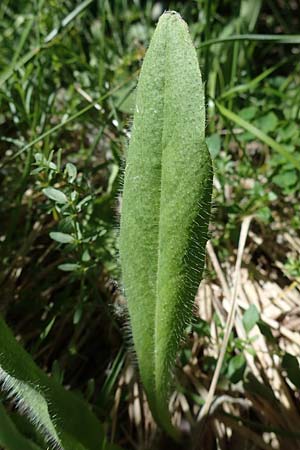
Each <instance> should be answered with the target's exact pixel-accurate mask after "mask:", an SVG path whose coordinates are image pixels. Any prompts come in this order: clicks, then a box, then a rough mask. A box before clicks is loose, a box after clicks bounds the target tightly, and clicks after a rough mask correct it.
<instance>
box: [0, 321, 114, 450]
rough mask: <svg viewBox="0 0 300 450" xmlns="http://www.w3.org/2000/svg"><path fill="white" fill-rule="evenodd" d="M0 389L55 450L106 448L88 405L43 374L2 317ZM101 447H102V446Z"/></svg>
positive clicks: (0, 326)
mask: <svg viewBox="0 0 300 450" xmlns="http://www.w3.org/2000/svg"><path fill="white" fill-rule="evenodd" d="M0 383H1V384H0V386H1V388H2V390H4V391H5V392H7V393H8V394H10V396H11V397H12V398H14V399H15V401H16V403H17V407H18V409H19V410H20V411H21V412H23V413H24V414H26V415H27V416H28V418H29V419H30V420H31V422H32V423H33V424H34V425H35V426H36V427H37V428H38V429H39V430H40V432H41V433H42V435H43V437H44V438H45V440H46V441H47V442H48V443H49V444H50V445H51V446H52V447H53V448H56V449H64V450H98V449H99V448H103V449H108V450H109V449H110V448H111V447H110V445H106V440H105V435H104V432H103V429H102V426H101V424H100V423H99V422H98V420H97V419H96V417H95V416H94V415H93V414H92V412H91V411H90V409H89V407H88V405H87V404H86V403H85V402H84V401H83V400H81V399H80V398H79V397H77V396H75V395H74V394H72V393H71V392H68V391H66V390H65V389H64V388H63V387H62V386H61V385H60V384H58V383H57V382H56V381H55V380H53V379H51V378H49V377H48V376H47V375H46V374H44V373H43V372H42V371H41V370H40V369H39V368H38V367H37V366H36V364H35V363H34V362H33V360H32V358H31V357H30V355H29V354H28V353H26V351H25V350H24V349H23V348H22V347H21V346H20V344H18V343H17V341H16V340H15V338H14V337H13V335H12V333H11V331H10V330H9V328H8V327H7V325H6V324H5V322H4V321H3V319H2V318H0ZM101 445H102V446H103V447H101Z"/></svg>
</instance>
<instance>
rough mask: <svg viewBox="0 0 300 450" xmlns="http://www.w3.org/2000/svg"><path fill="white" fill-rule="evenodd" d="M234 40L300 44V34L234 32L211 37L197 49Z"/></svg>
mask: <svg viewBox="0 0 300 450" xmlns="http://www.w3.org/2000/svg"><path fill="white" fill-rule="evenodd" d="M234 41H250V42H251V41H253V42H256V41H262V42H271V43H273V44H295V45H297V44H300V35H299V34H233V35H231V36H226V37H223V38H216V39H209V40H208V41H205V42H202V43H201V44H200V45H198V46H197V49H200V48H205V47H210V46H211V45H216V44H221V43H223V42H234Z"/></svg>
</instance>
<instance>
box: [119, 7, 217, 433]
mask: <svg viewBox="0 0 300 450" xmlns="http://www.w3.org/2000/svg"><path fill="white" fill-rule="evenodd" d="M212 177H213V171H212V163H211V158H210V155H209V152H208V149H207V147H206V144H205V105H204V91H203V84H202V80H201V74H200V69H199V65H198V60H197V55H196V51H195V48H194V46H193V43H192V41H191V37H190V35H189V31H188V27H187V25H186V23H185V22H184V21H183V20H182V18H181V17H180V15H179V14H178V13H176V12H174V11H169V12H166V13H164V14H163V15H162V16H161V18H160V20H159V22H158V25H157V28H156V30H155V32H154V35H153V37H152V40H151V43H150V46H149V48H148V51H147V53H146V56H145V59H144V62H143V66H142V69H141V73H140V77H139V81H138V86H137V94H136V106H135V112H134V120H133V127H132V134H131V139H130V143H129V147H128V151H127V158H126V168H125V175H124V189H123V198H122V210H121V225H120V242H119V245H120V261H121V269H122V280H123V285H124V290H125V295H126V298H127V301H128V309H129V317H130V329H131V332H132V337H133V343H134V348H135V351H136V355H137V361H138V366H139V371H140V376H141V380H142V382H143V385H144V388H145V391H146V394H147V398H148V402H149V405H150V409H151V411H152V414H153V416H154V418H155V420H156V421H157V422H158V423H159V424H160V425H161V426H162V427H163V428H164V429H165V430H166V431H167V432H168V433H169V434H171V435H172V436H173V437H175V438H177V437H178V431H177V430H175V429H174V427H173V426H172V423H171V418H170V413H169V408H168V403H169V395H170V387H171V380H172V369H173V367H174V361H175V359H176V354H177V351H178V348H179V345H180V342H181V340H182V338H183V336H184V330H185V328H186V325H187V324H188V323H189V321H190V319H191V314H192V306H193V301H194V297H195V294H196V291H197V288H198V285H199V282H200V281H201V277H202V272H203V267H204V257H205V245H206V241H207V236H208V233H207V230H208V222H209V216H210V205H211V191H212Z"/></svg>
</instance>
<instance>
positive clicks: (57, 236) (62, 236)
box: [50, 231, 74, 244]
mask: <svg viewBox="0 0 300 450" xmlns="http://www.w3.org/2000/svg"><path fill="white" fill-rule="evenodd" d="M50 237H51V239H53V240H54V241H56V242H59V243H60V244H71V243H72V242H74V238H73V236H71V235H70V234H66V233H61V232H60V231H52V232H51V233H50Z"/></svg>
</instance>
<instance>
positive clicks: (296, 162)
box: [216, 102, 300, 170]
mask: <svg viewBox="0 0 300 450" xmlns="http://www.w3.org/2000/svg"><path fill="white" fill-rule="evenodd" d="M216 105H217V108H218V109H219V111H220V113H221V114H222V116H224V117H226V118H227V119H229V120H231V121H232V122H234V123H236V124H237V125H239V126H240V127H242V128H244V129H245V130H247V131H249V133H251V134H253V136H255V137H257V138H258V139H259V140H260V141H262V142H264V143H265V144H266V145H268V146H269V147H270V148H272V149H273V150H275V151H276V152H278V153H280V155H282V156H283V157H284V158H285V159H286V160H287V161H289V162H291V163H292V164H293V166H294V167H296V168H297V169H299V170H300V159H297V158H295V157H294V155H293V154H292V153H290V152H289V151H287V150H286V149H285V148H284V146H283V145H281V144H279V143H278V142H276V141H275V140H274V139H273V138H271V137H270V136H268V135H267V134H266V133H264V132H263V131H261V130H260V129H259V128H257V127H256V126H254V125H252V124H251V123H249V122H247V121H246V120H244V119H243V118H242V117H240V116H238V115H237V114H235V113H234V112H232V111H230V110H229V109H227V108H226V107H225V106H224V105H221V103H219V102H216Z"/></svg>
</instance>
